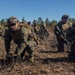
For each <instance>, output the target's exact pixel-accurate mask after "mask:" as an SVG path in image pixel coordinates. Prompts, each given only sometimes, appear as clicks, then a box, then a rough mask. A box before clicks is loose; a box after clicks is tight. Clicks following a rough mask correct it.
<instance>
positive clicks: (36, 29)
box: [33, 22, 39, 34]
mask: <svg viewBox="0 0 75 75" xmlns="http://www.w3.org/2000/svg"><path fill="white" fill-rule="evenodd" d="M33 30H34V33H35V34H38V30H39V28H38V27H37V23H36V22H35V23H34V25H33Z"/></svg>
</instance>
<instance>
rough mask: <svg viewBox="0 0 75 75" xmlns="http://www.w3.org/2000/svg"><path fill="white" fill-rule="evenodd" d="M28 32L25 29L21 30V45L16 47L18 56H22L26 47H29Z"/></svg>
mask: <svg viewBox="0 0 75 75" xmlns="http://www.w3.org/2000/svg"><path fill="white" fill-rule="evenodd" d="M28 33H29V32H28V30H27V28H25V27H22V28H21V34H20V45H18V46H17V47H16V50H17V52H18V55H20V54H21V53H22V52H23V50H24V49H25V47H26V46H27V40H28Z"/></svg>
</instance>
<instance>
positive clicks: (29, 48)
mask: <svg viewBox="0 0 75 75" xmlns="http://www.w3.org/2000/svg"><path fill="white" fill-rule="evenodd" d="M35 46H36V42H35V41H29V42H28V45H27V46H26V48H25V49H24V51H23V52H22V53H21V58H22V57H23V56H24V54H25V52H26V51H27V52H28V54H29V58H30V57H32V56H33V55H34V48H35Z"/></svg>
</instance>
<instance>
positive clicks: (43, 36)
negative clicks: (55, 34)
mask: <svg viewBox="0 0 75 75" xmlns="http://www.w3.org/2000/svg"><path fill="white" fill-rule="evenodd" d="M39 36H40V38H41V39H43V40H45V39H47V38H48V36H49V32H48V30H47V28H46V24H45V23H43V24H42V25H41V26H40V29H39Z"/></svg>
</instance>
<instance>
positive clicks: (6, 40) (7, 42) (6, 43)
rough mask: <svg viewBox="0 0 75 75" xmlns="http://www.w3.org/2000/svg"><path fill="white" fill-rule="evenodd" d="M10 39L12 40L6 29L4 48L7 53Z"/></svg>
mask: <svg viewBox="0 0 75 75" xmlns="http://www.w3.org/2000/svg"><path fill="white" fill-rule="evenodd" d="M11 40H12V38H11V35H10V31H9V30H6V31H5V49H6V52H7V54H8V53H9V49H10V42H11Z"/></svg>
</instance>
